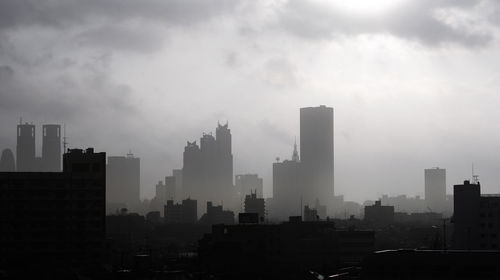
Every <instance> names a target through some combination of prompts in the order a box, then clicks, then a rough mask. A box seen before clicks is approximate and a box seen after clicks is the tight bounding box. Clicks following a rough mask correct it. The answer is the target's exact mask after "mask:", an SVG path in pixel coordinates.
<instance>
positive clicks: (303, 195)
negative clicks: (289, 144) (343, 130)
mask: <svg viewBox="0 0 500 280" xmlns="http://www.w3.org/2000/svg"><path fill="white" fill-rule="evenodd" d="M333 187H334V186H333V108H330V107H326V106H323V105H322V106H319V107H307V108H301V109H300V157H299V154H298V152H297V145H296V144H295V145H294V151H293V154H292V159H291V160H285V161H283V162H279V161H278V162H276V163H273V199H272V208H271V216H272V217H273V218H278V219H280V220H283V219H286V218H287V217H288V216H296V215H301V212H302V207H303V205H320V206H321V207H320V208H318V209H316V210H318V211H321V212H322V214H323V215H325V216H326V212H327V210H328V209H327V208H326V207H330V210H331V209H334V208H335V207H334V205H333V201H334V190H333ZM323 207H325V208H323Z"/></svg>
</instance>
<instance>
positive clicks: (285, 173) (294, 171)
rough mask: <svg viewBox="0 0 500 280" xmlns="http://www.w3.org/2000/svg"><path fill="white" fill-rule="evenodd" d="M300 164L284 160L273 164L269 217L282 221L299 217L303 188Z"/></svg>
mask: <svg viewBox="0 0 500 280" xmlns="http://www.w3.org/2000/svg"><path fill="white" fill-rule="evenodd" d="M302 180H303V178H302V176H301V163H300V162H299V161H295V160H285V161H283V162H275V163H273V202H272V205H271V211H270V212H271V213H270V214H271V216H272V217H273V218H278V219H282V220H286V219H288V217H289V216H301V213H302V205H303V198H304V188H303V183H302Z"/></svg>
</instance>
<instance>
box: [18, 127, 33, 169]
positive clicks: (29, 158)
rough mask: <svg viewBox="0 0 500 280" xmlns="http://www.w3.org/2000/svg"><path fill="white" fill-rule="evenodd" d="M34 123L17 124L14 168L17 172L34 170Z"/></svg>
mask: <svg viewBox="0 0 500 280" xmlns="http://www.w3.org/2000/svg"><path fill="white" fill-rule="evenodd" d="M35 157H36V154H35V125H33V124H28V123H25V124H18V125H17V146H16V163H17V167H16V170H17V171H19V172H34V171H37V170H36V167H37V166H36V160H35Z"/></svg>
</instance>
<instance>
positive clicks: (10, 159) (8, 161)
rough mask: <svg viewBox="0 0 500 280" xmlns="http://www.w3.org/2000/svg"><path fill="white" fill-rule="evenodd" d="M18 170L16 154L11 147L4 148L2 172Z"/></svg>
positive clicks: (0, 165)
mask: <svg viewBox="0 0 500 280" xmlns="http://www.w3.org/2000/svg"><path fill="white" fill-rule="evenodd" d="M14 171H16V162H15V160H14V154H13V153H12V151H11V150H10V149H4V150H3V151H2V156H1V157H0V172H14Z"/></svg>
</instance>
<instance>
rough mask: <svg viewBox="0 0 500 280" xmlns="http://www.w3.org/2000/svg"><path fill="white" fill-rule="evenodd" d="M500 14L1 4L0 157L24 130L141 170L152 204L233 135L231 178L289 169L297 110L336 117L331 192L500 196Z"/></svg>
mask: <svg viewBox="0 0 500 280" xmlns="http://www.w3.org/2000/svg"><path fill="white" fill-rule="evenodd" d="M499 39H500V2H498V1H493V0H485V1H472V0H413V1H412V0H380V1H375V0H373V1H362V0H350V1H344V0H339V1H320V0H303V1H298V0H288V1H286V0H280V1H272V0H270V1H260V0H256V1H238V0H204V1H201V0H200V1H194V0H143V1H135V0H85V1H81V0H60V1H59V0H22V1H19V0H0V149H3V148H10V149H12V150H13V151H15V145H16V138H15V129H16V125H17V124H18V123H19V119H20V117H22V119H23V121H28V122H33V123H34V124H36V125H38V135H37V138H38V142H39V143H38V149H37V153H38V154H40V153H41V148H40V146H41V143H40V141H41V134H40V130H41V125H42V124H45V123H60V124H61V123H64V124H65V125H66V131H67V132H66V133H67V137H68V142H69V145H68V146H69V147H71V148H85V147H94V148H95V149H96V151H105V152H106V153H107V154H108V155H125V154H126V153H128V152H129V151H132V152H133V153H134V154H135V155H136V156H138V157H140V158H141V176H142V177H141V188H142V189H141V195H142V197H143V198H151V197H152V196H153V195H154V187H155V184H156V183H157V182H158V181H159V180H162V179H163V178H164V176H166V175H171V170H172V169H174V168H181V167H182V152H183V149H184V146H185V145H186V141H193V140H198V139H199V137H201V134H202V133H209V132H214V133H215V127H216V126H217V122H221V123H226V122H229V127H230V129H231V132H232V135H233V155H234V171H235V174H242V173H258V174H259V175H260V176H262V177H263V178H264V185H265V186H264V193H265V195H266V196H271V195H272V163H273V162H274V161H275V158H276V157H280V158H281V159H287V158H290V157H291V154H292V150H293V144H294V138H295V137H297V141H298V144H300V139H298V138H299V137H298V136H299V108H300V107H308V106H318V105H320V104H324V105H327V106H331V107H333V108H334V123H335V124H334V127H335V128H334V130H335V132H334V142H335V144H334V147H335V156H334V157H335V194H336V195H344V196H345V199H346V200H354V201H358V202H363V201H364V200H367V199H371V200H373V199H376V198H377V197H379V196H381V195H382V194H389V195H398V194H407V195H410V196H415V195H421V196H423V194H424V169H425V168H431V167H436V166H439V167H441V168H446V169H447V188H448V192H449V193H451V192H452V186H453V184H458V183H460V182H462V181H463V180H465V179H469V178H470V177H471V166H472V164H474V168H475V171H476V173H477V174H478V175H479V178H480V181H481V185H482V192H483V193H500V122H499V120H500V110H498V109H499V108H500V95H499V94H498V92H499V90H500V68H499V67H498V65H500V41H499Z"/></svg>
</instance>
